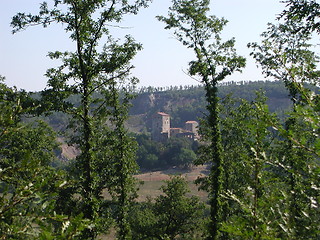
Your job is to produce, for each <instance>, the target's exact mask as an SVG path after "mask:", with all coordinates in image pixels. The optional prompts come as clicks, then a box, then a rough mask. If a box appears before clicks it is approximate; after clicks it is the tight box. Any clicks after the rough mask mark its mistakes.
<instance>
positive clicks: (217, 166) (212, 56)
mask: <svg viewBox="0 0 320 240" xmlns="http://www.w3.org/2000/svg"><path fill="white" fill-rule="evenodd" d="M209 3H210V1H209V0H191V1H187V0H173V5H172V7H170V8H169V13H168V15H169V16H168V17H158V19H159V20H160V21H163V22H165V24H166V27H165V28H166V29H174V34H175V36H176V37H177V39H178V40H179V41H180V42H181V43H182V44H183V45H185V46H186V47H187V48H191V49H192V50H194V53H195V55H196V59H197V60H194V61H191V62H190V63H189V66H190V68H189V74H190V75H191V76H196V77H199V78H200V82H202V83H203V84H204V87H205V91H206V100H207V110H208V115H207V119H206V120H207V122H208V124H207V128H206V130H205V131H202V133H205V135H206V139H205V140H207V141H208V142H209V144H210V148H208V151H207V152H206V158H202V159H201V161H200V162H198V164H204V163H206V162H210V163H211V172H210V176H209V178H207V179H208V180H209V181H210V183H209V184H208V183H207V184H206V186H207V187H208V190H209V192H210V206H211V224H210V227H209V229H210V239H217V237H218V235H219V228H220V227H219V221H220V218H221V199H220V197H221V196H220V195H221V188H222V184H223V183H222V178H221V177H222V174H223V158H222V148H221V134H220V129H219V116H218V115H219V114H218V96H217V92H218V82H219V81H221V80H223V79H225V77H227V76H228V75H231V74H232V73H233V72H234V71H241V68H242V67H244V66H245V59H244V58H243V57H240V56H237V54H236V51H235V48H234V44H235V40H234V39H231V40H228V41H226V42H222V41H221V36H220V34H221V31H222V30H223V27H224V26H225V25H226V23H227V21H226V20H225V19H219V18H217V17H215V16H207V15H208V12H209Z"/></svg>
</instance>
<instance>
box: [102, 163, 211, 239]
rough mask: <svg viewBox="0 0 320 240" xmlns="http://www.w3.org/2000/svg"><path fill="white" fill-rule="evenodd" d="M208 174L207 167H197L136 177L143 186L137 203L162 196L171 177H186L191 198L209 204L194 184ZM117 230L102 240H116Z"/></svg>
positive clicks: (203, 193)
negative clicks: (163, 189)
mask: <svg viewBox="0 0 320 240" xmlns="http://www.w3.org/2000/svg"><path fill="white" fill-rule="evenodd" d="M207 173H208V170H207V169H206V167H205V166H201V167H195V168H193V169H192V170H181V169H176V168H172V169H167V170H164V171H156V172H146V173H142V174H139V175H137V176H136V178H137V179H138V180H141V181H142V182H143V184H141V185H140V188H139V191H138V195H139V197H138V199H137V201H140V202H142V201H145V200H146V199H147V197H148V196H149V197H151V198H155V197H157V196H159V195H160V194H162V191H161V190H160V187H161V186H162V185H164V184H165V180H169V179H170V177H171V176H175V175H180V176H182V177H184V178H185V179H186V180H187V182H188V185H189V188H190V193H188V195H189V196H192V195H193V196H198V197H199V198H200V200H201V201H203V202H205V203H206V202H207V199H208V197H207V193H206V192H204V191H198V186H196V185H195V184H194V180H195V179H196V178H197V177H198V176H204V175H206V174H207ZM105 197H107V196H105ZM115 234H116V233H115V229H111V232H110V234H108V235H103V236H100V237H99V239H101V240H114V239H116V237H115Z"/></svg>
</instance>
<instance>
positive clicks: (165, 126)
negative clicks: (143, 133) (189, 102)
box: [151, 112, 170, 142]
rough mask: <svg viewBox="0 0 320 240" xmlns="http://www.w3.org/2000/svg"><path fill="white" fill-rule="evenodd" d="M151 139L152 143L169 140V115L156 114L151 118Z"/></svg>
mask: <svg viewBox="0 0 320 240" xmlns="http://www.w3.org/2000/svg"><path fill="white" fill-rule="evenodd" d="M151 137H152V140H154V141H158V142H161V141H164V140H166V139H168V138H170V115H169V114H166V113H163V112H157V113H156V114H154V115H153V116H152V130H151Z"/></svg>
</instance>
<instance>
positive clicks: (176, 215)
mask: <svg viewBox="0 0 320 240" xmlns="http://www.w3.org/2000/svg"><path fill="white" fill-rule="evenodd" d="M161 190H162V191H163V193H164V195H160V196H158V197H157V198H156V199H155V203H152V202H151V201H149V202H147V203H146V204H145V205H144V206H143V207H142V209H138V210H137V212H133V214H132V224H133V225H134V226H135V227H134V228H133V229H134V230H135V235H134V237H135V239H171V240H173V239H194V238H193V235H194V234H196V233H198V232H199V228H200V227H201V222H202V218H203V210H204V204H203V203H200V201H199V199H198V198H197V197H195V196H191V197H188V196H186V194H187V193H188V192H189V189H188V186H187V182H186V180H184V179H183V178H182V177H179V176H176V177H172V178H171V179H170V180H169V181H166V184H165V185H163V186H162V187H161ZM146 220H147V221H146Z"/></svg>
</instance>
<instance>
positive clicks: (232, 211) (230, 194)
mask: <svg viewBox="0 0 320 240" xmlns="http://www.w3.org/2000/svg"><path fill="white" fill-rule="evenodd" d="M265 102H266V98H265V97H264V96H263V94H262V93H261V92H258V93H257V97H256V99H255V100H253V101H252V102H248V101H246V100H243V99H241V100H240V101H236V100H234V99H230V98H227V99H225V100H224V102H223V105H222V106H221V108H222V110H221V114H222V116H223V117H222V121H221V125H222V140H223V141H222V142H223V149H224V151H223V154H224V159H225V165H226V167H225V171H224V176H223V177H224V187H223V196H224V198H225V201H224V205H223V208H224V209H225V210H224V216H225V217H224V222H223V224H222V226H223V227H222V231H223V232H224V236H226V237H228V238H229V239H274V238H276V237H278V236H277V230H278V229H275V228H274V226H273V225H272V223H273V222H274V221H275V219H276V217H275V214H274V211H271V209H272V208H274V206H275V205H276V203H277V202H276V198H275V197H274V196H273V192H274V188H276V187H278V185H277V183H274V176H273V174H272V171H271V163H270V162H272V159H273V152H274V142H275V138H276V137H277V132H275V131H272V129H271V126H272V124H274V123H276V122H277V119H276V117H275V115H274V114H270V113H269V110H268V106H267V105H266V103H265ZM273 187H274V188H273ZM274 195H276V194H274Z"/></svg>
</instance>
